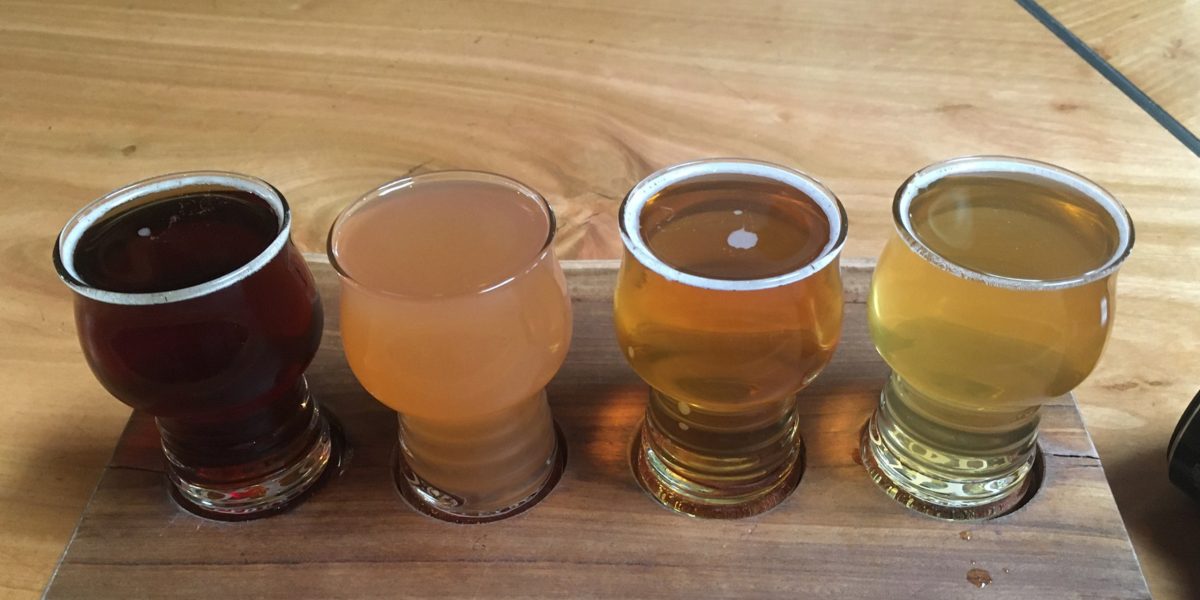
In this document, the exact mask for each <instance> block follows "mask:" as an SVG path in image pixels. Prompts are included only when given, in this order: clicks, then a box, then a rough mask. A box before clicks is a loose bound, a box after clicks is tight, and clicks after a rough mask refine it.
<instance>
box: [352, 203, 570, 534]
mask: <svg viewBox="0 0 1200 600" xmlns="http://www.w3.org/2000/svg"><path fill="white" fill-rule="evenodd" d="M548 224H549V218H548V215H547V214H546V212H545V211H544V210H543V209H542V207H541V206H540V204H538V202H537V201H535V200H533V199H531V198H524V197H520V196H518V195H517V193H516V192H514V191H512V190H509V189H506V188H503V187H499V186H496V185H493V184H486V183H472V182H432V183H425V184H417V187H416V188H414V189H412V190H405V191H403V192H402V193H396V194H394V195H392V196H388V197H384V198H383V199H381V200H378V201H376V202H374V203H372V204H369V205H366V206H364V207H363V208H362V209H360V210H358V211H357V212H355V213H354V214H352V215H350V216H349V217H348V218H347V219H346V220H345V221H344V222H343V223H342V225H341V226H340V228H339V229H338V230H337V231H335V234H334V236H333V240H332V246H331V250H332V252H333V254H334V256H335V258H336V259H337V261H338V263H339V265H340V266H341V267H342V268H343V270H344V271H345V272H346V273H347V274H348V275H349V276H350V277H351V278H353V280H354V282H356V283H353V282H351V283H346V284H345V285H344V286H343V296H342V308H341V314H342V324H341V328H342V336H343V344H344V346H345V350H346V356H347V358H348V359H349V362H350V366H351V368H352V369H353V371H354V374H355V375H356V376H357V378H358V380H359V381H360V382H362V384H363V386H364V387H365V388H366V389H367V391H369V392H370V393H371V395H372V396H374V397H375V398H376V399H378V400H379V401H380V402H382V403H384V404H386V405H387V406H389V407H391V408H393V409H395V410H396V411H397V412H398V413H400V423H401V443H402V450H403V451H404V453H405V459H406V461H407V462H408V464H409V465H410V466H411V467H412V469H413V470H414V471H415V472H416V474H417V475H418V476H419V477H420V478H421V479H422V480H423V482H424V483H423V484H427V485H428V486H430V487H431V488H433V489H436V491H437V493H438V494H442V496H440V497H441V498H443V499H444V500H445V501H446V502H450V503H451V504H452V506H448V507H447V506H443V508H448V509H451V510H452V511H454V512H461V513H472V514H483V513H488V512H489V511H499V510H503V509H504V508H505V507H508V506H511V505H513V504H514V503H517V502H519V501H521V500H523V499H524V498H526V497H527V496H529V495H530V494H531V493H534V492H536V491H537V490H538V489H539V487H540V486H541V484H542V483H543V482H544V481H545V479H546V477H547V474H548V472H549V468H550V462H551V461H552V458H553V455H554V452H555V437H554V430H553V423H552V420H551V417H550V411H549V407H548V405H547V403H546V398H545V395H544V393H543V392H542V390H543V388H544V387H545V385H546V383H547V382H549V381H550V378H551V377H552V376H553V375H554V373H555V372H556V371H557V370H558V367H559V366H560V365H561V364H562V361H563V359H564V357H565V355H566V351H567V347H568V345H569V342H570V337H571V320H570V319H571V315H570V301H569V299H568V297H567V293H566V284H565V281H564V280H563V278H562V274H561V270H560V269H559V268H558V265H557V262H555V259H554V256H553V254H547V255H545V256H544V258H543V257H542V252H543V249H544V246H545V244H546V241H547V237H548Z"/></svg>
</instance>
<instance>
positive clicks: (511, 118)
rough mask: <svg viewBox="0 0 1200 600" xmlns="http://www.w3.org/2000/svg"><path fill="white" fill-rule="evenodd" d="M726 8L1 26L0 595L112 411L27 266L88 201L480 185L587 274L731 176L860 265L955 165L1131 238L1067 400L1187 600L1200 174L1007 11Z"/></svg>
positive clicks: (285, 7) (1154, 582) (319, 210)
mask: <svg viewBox="0 0 1200 600" xmlns="http://www.w3.org/2000/svg"><path fill="white" fill-rule="evenodd" d="M746 4H747V5H743V4H741V3H739V4H733V3H728V2H684V1H683V0H671V1H663V2H656V3H648V2H639V1H633V0H620V1H615V0H614V1H610V2H605V3H596V2H590V1H588V0H566V1H559V2H549V1H546V0H511V1H498V0H481V1H470V0H465V1H456V2H425V3H402V2H378V1H377V2H367V1H344V2H330V1H321V0H285V1H263V2H233V1H226V0H214V1H211V2H203V3H182V2H174V3H167V2H153V1H150V0H128V1H124V2H121V3H119V4H118V3H113V2H103V1H99V0H92V1H89V0H75V1H72V2H61V3H59V2H55V3H50V2H43V1H41V0H21V1H17V0H0V197H3V199H4V210H3V212H2V213H0V234H2V235H3V238H2V241H0V256H2V257H3V260H0V274H2V276H0V340H2V341H0V381H2V382H4V383H5V384H6V385H7V390H8V392H9V393H8V394H7V396H6V398H5V399H4V401H3V402H4V405H3V407H4V411H3V417H0V419H2V420H0V423H3V426H4V428H3V431H4V435H3V436H0V564H2V565H3V567H0V595H3V596H11V597H15V598H31V597H36V596H37V594H38V593H39V591H40V590H41V589H42V588H43V586H44V585H45V582H46V581H47V579H48V577H49V576H50V574H51V572H52V570H53V567H54V564H55V561H56V560H57V558H58V556H59V554H60V553H61V551H62V549H63V547H64V545H65V543H66V542H67V540H68V537H69V536H70V533H71V531H72V528H73V527H74V524H75V522H76V519H77V517H78V515H79V511H80V509H81V507H82V506H83V504H84V503H85V502H86V500H87V498H88V495H89V493H90V491H91V489H92V487H93V486H94V484H95V482H96V479H97V477H98V474H99V472H100V469H101V467H102V465H104V464H105V462H106V461H107V460H108V458H109V456H110V453H111V451H112V447H113V444H114V442H115V440H116V438H117V435H118V434H119V432H120V430H121V426H122V424H123V423H124V421H125V419H126V418H127V416H128V411H127V409H125V408H124V407H123V405H121V404H119V403H118V402H116V401H115V400H113V399H112V398H110V397H109V396H108V395H107V394H106V393H105V392H104V391H103V390H102V389H101V388H100V386H99V385H98V384H97V383H96V382H95V380H94V379H93V378H92V376H91V374H90V372H89V371H88V369H87V367H86V366H85V365H84V362H83V359H82V356H81V355H80V353H79V350H78V346H77V342H76V341H75V335H74V328H73V324H72V321H71V309H70V298H69V294H68V292H67V290H66V288H65V287H63V286H62V285H61V284H60V283H59V282H58V281H57V279H56V277H55V274H54V272H53V269H52V267H51V265H50V249H51V245H52V241H53V238H54V236H55V234H56V233H57V231H58V229H59V228H60V227H61V226H62V224H63V223H64V222H65V221H66V220H67V219H68V218H69V216H70V215H71V213H72V212H74V210H76V209H77V208H78V207H79V206H81V205H82V204H84V203H85V202H87V201H89V200H91V199H92V198H94V197H96V196H97V195H99V194H101V193H103V192H105V191H108V190H109V189H112V188H114V187H116V186H119V185H121V184H124V183H127V182H130V181H133V180H136V179H140V178H143V177H147V176H150V175H155V174H160V173H165V172H170V171H177V170H183V169H196V168H211V169H230V170H237V171H243V172H247V173H251V174H255V175H258V176H261V177H264V178H266V179H267V180H269V181H271V182H273V183H274V184H276V185H277V186H278V187H280V188H281V189H282V190H283V191H284V192H285V193H286V194H287V196H288V198H289V200H290V201H291V203H292V205H293V207H294V208H295V212H296V217H295V239H296V241H297V243H298V244H299V245H300V246H301V248H302V249H304V250H320V249H321V247H322V245H323V244H322V240H323V238H324V233H325V231H326V229H327V227H328V226H329V224H330V222H331V221H332V218H333V216H334V215H335V214H336V213H337V211H338V210H340V209H341V208H342V207H343V206H344V205H345V204H346V203H348V202H350V201H352V200H353V199H354V198H355V197H356V196H358V195H359V194H361V193H363V192H365V191H367V190H369V189H371V188H373V187H375V186H377V185H379V184H380V183H383V182H384V181H387V180H389V179H391V178H395V177H397V176H400V175H403V174H405V173H409V172H416V171H423V170H434V169H445V168H474V169H487V170H492V171H497V172H500V173H504V174H507V175H510V176H513V177H516V178H517V179H520V180H522V181H524V182H526V183H528V184H529V185H531V186H533V187H534V188H536V189H538V190H540V191H541V192H542V193H543V194H545V195H546V196H547V197H548V198H549V200H550V201H551V203H552V204H553V205H554V206H555V209H556V210H557V212H558V215H559V218H560V232H559V238H558V245H557V249H558V251H559V253H560V255H561V256H562V257H563V258H604V257H615V256H617V253H618V248H619V242H618V240H617V236H616V222H615V215H616V206H617V203H618V201H619V199H620V197H621V196H622V195H623V194H624V192H625V191H626V190H627V189H628V188H629V187H630V186H631V185H632V184H633V183H634V182H636V181H637V180H638V179H640V178H641V177H643V176H644V175H646V174H648V173H649V172H650V171H652V170H654V169H657V168H659V167H661V166H665V165H668V164H671V163H674V162H679V161H682V160H687V159H691V158H698V157H707V156H729V155H736V156H749V157H755V158H761V159H766V160H772V161H777V162H781V163H785V164H789V165H794V166H796V167H798V168H800V169H803V170H805V171H807V172H809V173H811V174H812V175H814V176H816V177H818V178H819V179H821V180H823V181H824V182H825V183H827V184H828V185H829V186H830V187H832V188H833V190H834V191H835V192H836V193H837V194H838V195H839V196H840V197H841V199H842V201H843V202H844V203H845V204H846V207H847V211H848V213H849V216H850V220H851V228H850V232H851V233H850V242H849V244H848V245H847V249H846V255H847V256H855V257H871V256H874V255H876V254H877V252H878V251H879V250H880V248H881V247H882V244H883V241H884V240H885V239H886V236H887V235H888V234H889V233H890V229H891V223H890V212H889V206H890V199H891V196H892V193H893V191H894V190H895V188H896V186H897V185H898V184H899V183H900V182H901V181H902V180H903V179H904V178H905V177H906V176H907V175H908V174H909V173H911V172H912V171H913V170H915V169H917V168H919V167H921V166H923V165H925V164H927V163H929V162H933V161H936V160H939V159H943V158H947V157H950V156H954V155H960V154H975V153H1005V154H1015V155H1020V156H1028V157H1033V158H1038V159H1042V160H1047V161H1050V162H1054V163H1058V164H1061V165H1063V166H1066V167H1068V168H1071V169H1075V170H1078V171H1080V172H1082V173H1084V174H1086V175H1088V176H1090V177H1092V178H1094V179H1096V180H1097V181H1099V182H1100V183H1101V184H1103V185H1104V186H1106V187H1107V188H1108V189H1109V190H1110V191H1112V192H1113V193H1114V194H1116V195H1117V196H1118V197H1119V198H1120V199H1122V200H1123V201H1124V202H1125V204H1126V205H1127V206H1128V208H1129V210H1130V213H1131V214H1132V215H1133V218H1134V220H1135V222H1136V224H1137V246H1136V248H1135V250H1134V255H1133V257H1132V258H1131V259H1130V260H1129V262H1128V263H1127V265H1126V267H1125V269H1124V271H1123V273H1122V275H1121V282H1120V296H1119V297H1120V303H1119V308H1118V318H1117V325H1116V329H1115V331H1114V334H1113V337H1112V340H1111V342H1110V345H1109V347H1108V349H1107V352H1106V355H1105V358H1104V360H1103V361H1102V362H1101V364H1100V366H1099V368H1098V369H1097V370H1096V372H1095V373H1094V374H1093V375H1092V376H1091V378H1090V379H1089V380H1088V381H1087V382H1086V383H1085V384H1084V385H1083V386H1082V387H1081V388H1080V390H1079V391H1078V395H1079V397H1080V398H1081V404H1082V411H1083V414H1084V417H1085V419H1086V421H1087V423H1088V425H1089V428H1090V430H1091V432H1092V434H1093V436H1094V439H1095V442H1096V445H1097V447H1098V448H1099V451H1100V454H1101V457H1102V459H1103V461H1104V464H1105V466H1106V469H1107V472H1108V476H1109V479H1110V482H1111V484H1112V487H1113V490H1114V494H1115V496H1116V499H1117V501H1118V505H1119V507H1120V509H1121V511H1122V514H1123V516H1124V518H1125V520H1126V524H1127V526H1128V528H1129V531H1130V534H1131V536H1132V538H1133V541H1134V543H1135V546H1136V549H1137V551H1138V554H1139V557H1140V558H1141V560H1142V563H1143V568H1144V570H1145V574H1146V576H1147V579H1148V580H1149V583H1150V586H1151V590H1152V591H1153V593H1154V594H1155V596H1156V597H1159V598H1190V597H1196V595H1197V594H1200V567H1198V566H1197V565H1200V547H1198V546H1196V545H1195V544H1194V543H1192V540H1194V539H1195V538H1196V536H1197V535H1198V534H1200V511H1197V507H1196V506H1195V505H1194V504H1191V503H1190V502H1189V501H1188V500H1186V499H1185V498H1184V497H1183V496H1182V495H1181V494H1179V493H1177V492H1176V491H1175V490H1174V489H1173V488H1171V487H1170V485H1169V484H1168V483H1167V481H1166V467H1165V464H1164V454H1165V445H1166V441H1167V437H1168V436H1169V434H1170V432H1171V428H1172V427H1173V425H1174V422H1175V420H1176V419H1177V417H1178V415H1179V413H1180V411H1182V409H1183V406H1184V405H1185V404H1186V402H1187V400H1188V399H1189V398H1190V396H1191V395H1192V393H1193V392H1194V391H1195V389H1196V387H1197V386H1198V385H1200V375H1192V372H1193V367H1194V365H1195V357H1196V356H1197V355H1198V350H1200V343H1198V341H1197V340H1200V316H1198V309H1200V204H1198V203H1197V198H1200V168H1198V167H1200V161H1198V159H1197V158H1196V156H1194V155H1192V154H1191V153H1189V152H1188V151H1187V150H1186V149H1185V148H1184V147H1183V146H1182V145H1181V144H1180V143H1179V142H1178V141H1176V140H1175V139H1174V138H1172V137H1171V136H1170V135H1168V134H1167V133H1166V131H1164V130H1163V129H1162V128H1160V127H1159V126H1158V125H1157V124H1155V122H1154V121H1153V120H1151V119H1150V118H1149V117H1148V116H1146V115H1145V114H1144V113H1143V112H1142V111H1141V110H1140V109H1139V108H1138V107H1137V106H1135V105H1134V104H1133V103H1132V102H1130V101H1129V100H1128V99H1127V98H1126V97H1125V96H1124V95H1122V94H1121V93H1120V92H1119V91H1118V90H1116V89H1115V88H1113V87H1112V86H1111V85H1109V84H1108V83H1107V82H1106V81H1105V80H1104V79H1103V78H1101V77H1100V76H1099V75H1097V74H1096V73H1095V72H1094V71H1093V70H1092V69H1091V68H1090V67H1089V66H1088V65H1086V64H1085V63H1084V62H1083V61H1082V60H1080V59H1079V58H1078V57H1077V56H1076V55H1075V54H1074V53H1073V52H1071V51H1070V50H1069V49H1067V48H1066V47H1065V46H1064V45H1063V44H1062V43H1061V42H1059V40H1058V39H1056V38H1055V37H1054V36H1053V35H1051V34H1050V33H1049V32H1047V31H1046V30H1045V29H1044V28H1043V27H1042V26H1041V25H1040V24H1038V23H1037V22H1036V21H1035V20H1034V19H1032V18H1031V17H1030V16H1029V15H1028V14H1027V13H1026V12H1025V11H1024V10H1023V9H1021V8H1020V7H1018V6H1017V5H1016V4H1013V3H1010V2H1004V1H995V2H988V3H983V2H971V3H961V2H957V1H956V0H925V1H918V0H908V1H894V2H870V1H868V0H852V1H845V0H844V1H834V0H826V1H822V2H786V1H762V2H756V3H746ZM1109 4H1114V3H1109ZM1191 6H1192V5H1189V7H1188V8H1186V9H1182V10H1185V11H1186V12H1187V14H1189V15H1192V17H1191V18H1193V19H1194V18H1195V17H1194V12H1195V9H1194V8H1192V7H1191ZM1076 12H1077V13H1079V14H1082V15H1083V17H1081V18H1091V17H1092V16H1093V15H1090V14H1087V13H1085V11H1076ZM1193 22H1194V20H1193ZM1096 29H1097V30H1099V31H1103V27H1096ZM1189 33H1191V34H1193V36H1194V33H1195V29H1194V28H1193V30H1192V31H1191V32H1189ZM1181 39H1182V38H1181ZM1193 41H1194V40H1192V39H1184V41H1183V42H1182V46H1181V48H1184V49H1186V48H1189V47H1190V46H1189V44H1191V43H1193ZM1114 48H1115V47H1114ZM1114 60H1116V59H1114ZM1135 62H1138V61H1135ZM1154 68H1155V69H1158V68H1160V67H1154ZM1161 68H1162V69H1165V71H1164V72H1170V67H1161ZM1131 77H1132V76H1131ZM1193 79H1194V78H1193ZM1169 88H1170V86H1168V89H1169ZM1163 93H1167V92H1163ZM1191 100H1193V102H1191V104H1190V106H1192V107H1194V106H1195V102H1194V100H1195V98H1192V99H1191ZM1181 102H1182V103H1183V105H1187V104H1188V98H1184V99H1183V100H1181ZM1064 551H1069V549H1064Z"/></svg>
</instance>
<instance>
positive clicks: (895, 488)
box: [859, 412, 1042, 521]
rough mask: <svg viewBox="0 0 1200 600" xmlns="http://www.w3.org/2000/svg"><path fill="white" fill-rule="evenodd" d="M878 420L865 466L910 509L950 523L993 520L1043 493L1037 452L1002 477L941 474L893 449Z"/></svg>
mask: <svg viewBox="0 0 1200 600" xmlns="http://www.w3.org/2000/svg"><path fill="white" fill-rule="evenodd" d="M878 421H880V413H878V412H876V414H875V415H872V416H871V420H870V421H868V422H866V425H865V426H864V427H863V433H862V439H860V448H859V451H860V456H862V461H863V466H864V467H865V468H866V472H868V474H869V475H870V478H871V480H872V481H875V484H876V485H877V486H878V487H880V488H881V490H882V491H883V492H884V493H887V494H888V496H889V497H890V498H892V499H894V500H896V502H898V503H900V504H904V505H905V506H906V508H908V509H911V510H914V511H917V512H920V514H923V515H926V516H930V517H935V518H942V520H949V521H980V520H988V518H994V517H998V516H1001V515H1006V514H1008V512H1012V511H1013V510H1016V509H1018V508H1020V506H1021V505H1024V504H1025V502H1027V500H1028V499H1030V498H1031V497H1032V494H1033V492H1034V491H1036V490H1037V487H1038V484H1039V481H1040V472H1042V470H1040V467H1042V466H1040V456H1039V455H1038V452H1036V451H1034V452H1031V454H1030V455H1028V460H1027V463H1020V464H1014V466H1012V470H1009V472H1008V473H1007V474H1004V475H1003V476H998V478H988V476H971V475H970V474H964V473H956V474H954V473H948V472H940V470H937V469H931V468H929V467H928V466H925V464H916V461H906V460H905V458H904V457H901V456H900V455H899V452H896V451H894V450H893V449H892V448H889V444H888V443H887V442H886V438H884V434H883V433H882V432H881V428H880V425H878Z"/></svg>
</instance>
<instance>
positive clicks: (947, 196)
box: [869, 177, 1117, 410]
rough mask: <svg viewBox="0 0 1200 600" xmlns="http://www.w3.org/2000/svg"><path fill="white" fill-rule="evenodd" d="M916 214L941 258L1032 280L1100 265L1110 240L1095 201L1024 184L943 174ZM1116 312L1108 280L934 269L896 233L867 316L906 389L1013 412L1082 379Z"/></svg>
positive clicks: (1111, 232)
mask: <svg viewBox="0 0 1200 600" xmlns="http://www.w3.org/2000/svg"><path fill="white" fill-rule="evenodd" d="M911 214H912V222H913V224H914V230H915V231H916V234H917V237H918V238H919V239H920V240H922V241H923V242H924V243H925V244H926V245H927V246H929V247H930V248H931V249H933V250H934V251H935V252H937V253H938V254H939V255H941V256H942V257H943V258H944V259H945V260H947V261H949V262H951V263H953V264H957V265H960V266H962V267H965V268H967V269H971V270H973V271H977V272H982V273H987V274H990V275H998V276H1002V277H1007V278H1015V279H1023V280H1030V281H1031V282H1036V281H1039V280H1056V279H1069V278H1072V277H1076V276H1079V275H1082V274H1084V273H1086V272H1088V271H1091V270H1094V269H1097V268H1099V267H1101V266H1102V265H1103V264H1104V263H1105V262H1106V261H1107V260H1108V259H1109V258H1110V257H1111V256H1112V254H1113V252H1114V249H1115V248H1116V244H1117V232H1116V226H1115V224H1114V223H1113V221H1112V219H1111V217H1109V216H1108V214H1107V213H1105V212H1104V211H1103V210H1102V209H1101V208H1099V207H1097V206H1095V205H1093V204H1092V203H1091V202H1090V201H1088V200H1086V199H1080V198H1079V197H1078V194H1077V193H1072V192H1068V191H1067V190H1065V189H1046V188H1039V187H1034V186H1032V185H1031V184H1028V183H1024V182H1022V181H1019V180H1005V179H991V180H986V179H983V178H978V177H976V178H970V179H967V178H949V179H944V180H942V181H940V182H939V183H937V184H935V185H934V186H932V187H931V188H930V189H929V190H926V191H924V192H922V194H921V196H920V197H919V198H917V199H916V200H915V201H914V202H913V204H912V210H911ZM1113 310H1114V306H1113V298H1112V291H1111V290H1110V280H1109V279H1101V280H1099V281H1096V282H1093V283H1090V284H1086V285H1081V286H1077V287H1070V288H1067V289H1061V290H1054V291H1042V290H1018V289H1009V288H1004V287H998V286H992V285H987V284H985V283H983V282H979V281H971V280H967V279H964V278H962V277H958V276H956V275H955V274H952V273H950V272H949V271H947V270H945V269H942V268H939V267H938V266H935V265H934V264H932V263H931V262H930V261H928V260H925V259H924V258H921V257H920V256H918V255H917V254H916V253H914V252H913V251H912V250H911V249H909V248H908V247H907V246H906V245H905V244H904V242H903V241H902V240H900V239H899V238H898V237H896V238H893V239H892V240H891V241H890V242H889V243H888V245H887V247H886V248H885V249H884V252H883V255H882V256H881V257H880V259H879V264H878V266H877V267H876V270H875V278H874V280H873V282H872V289H871V297H870V313H869V316H870V325H871V333H872V336H873V338H874V340H875V343H876V346H877V347H878V348H879V352H880V354H882V355H883V357H884V359H885V360H886V361H887V362H888V364H889V365H891V367H892V369H893V370H894V371H896V372H897V373H898V374H900V376H901V377H903V378H904V379H905V381H907V382H908V383H909V384H910V385H911V386H912V387H913V388H915V389H917V390H919V391H920V392H922V393H923V394H925V395H927V396H929V397H931V398H934V399H936V400H939V401H942V402H946V403H951V404H955V405H959V406H961V407H964V408H968V409H977V410H995V409H999V410H1011V409H1013V408H1015V407H1017V406H1019V405H1031V404H1038V403H1041V402H1042V401H1044V400H1046V399H1048V398H1053V397H1056V396H1060V395H1062V394H1065V393H1067V392H1069V391H1070V390H1072V389H1073V388H1075V387H1076V386H1077V385H1079V383H1080V382H1081V381H1083V379H1084V378H1085V377H1087V375H1088V373H1090V372H1091V370H1092V368H1093V367H1094V366H1095V364H1096V361H1097V360H1098V359H1099V357H1100V352H1101V350H1102V349H1103V347H1104V341H1105V339H1106V337H1107V335H1108V330H1109V324H1110V322H1111V319H1112V315H1113Z"/></svg>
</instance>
